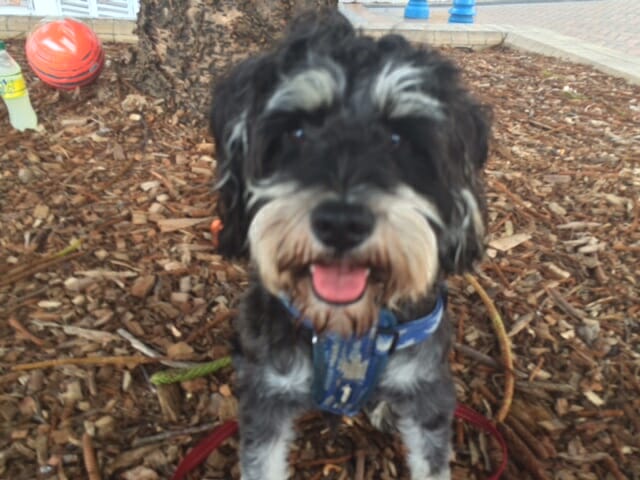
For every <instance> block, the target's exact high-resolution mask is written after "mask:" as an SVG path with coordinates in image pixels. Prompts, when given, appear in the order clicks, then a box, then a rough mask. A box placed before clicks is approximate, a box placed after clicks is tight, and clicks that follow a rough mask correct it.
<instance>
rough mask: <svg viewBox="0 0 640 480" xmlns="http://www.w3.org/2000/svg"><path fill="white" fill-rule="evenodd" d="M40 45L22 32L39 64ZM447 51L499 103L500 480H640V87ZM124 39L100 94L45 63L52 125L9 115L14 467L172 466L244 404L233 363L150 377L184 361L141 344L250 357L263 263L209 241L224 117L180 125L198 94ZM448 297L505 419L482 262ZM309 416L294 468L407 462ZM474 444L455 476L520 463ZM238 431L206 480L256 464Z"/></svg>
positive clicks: (363, 434)
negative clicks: (158, 70)
mask: <svg viewBox="0 0 640 480" xmlns="http://www.w3.org/2000/svg"><path fill="white" fill-rule="evenodd" d="M22 47H23V46H22V44H21V43H20V42H10V43H9V49H10V51H11V52H12V53H14V54H15V56H16V57H17V58H18V59H19V60H20V61H21V62H22V64H23V65H26V62H24V58H23V57H21V55H20V52H22V49H23V48H22ZM448 53H449V54H451V55H452V56H453V57H454V58H455V59H456V60H457V61H458V62H459V63H460V64H461V65H462V66H463V67H464V71H465V76H466V78H467V79H468V81H469V83H470V84H471V85H472V87H473V89H474V90H475V91H477V92H478V93H479V95H480V96H481V97H482V98H483V99H484V100H486V101H487V102H489V103H491V104H492V105H493V106H494V111H495V127H496V128H495V139H494V141H493V144H492V155H491V160H490V162H489V165H488V168H487V185H488V200H489V209H490V237H489V239H488V245H489V247H488V252H487V255H486V258H485V261H484V262H483V263H482V264H481V265H479V266H478V269H477V271H476V272H474V275H475V276H476V278H477V279H478V280H479V282H480V283H481V284H482V286H483V287H484V288H485V289H486V290H487V292H488V293H489V295H490V296H491V298H492V299H493V301H494V302H495V305H496V307H497V309H498V310H499V312H500V314H501V315H502V317H503V319H504V322H505V327H506V329H507V332H508V335H509V338H510V339H511V342H512V349H513V355H514V365H515V369H514V375H515V396H514V400H513V404H512V406H511V409H510V412H509V416H508V417H507V419H506V421H505V422H504V423H503V424H502V425H501V426H500V428H501V430H502V432H503V434H504V435H505V436H506V437H507V439H508V442H509V446H510V449H511V451H510V461H509V468H508V472H507V474H506V475H505V476H504V477H503V478H505V479H519V480H522V479H525V480H526V479H535V480H541V479H557V480H600V479H615V480H621V479H628V480H633V479H635V480H637V479H639V478H640V322H639V321H638V317H639V315H640V285H639V283H640V261H639V259H640V229H639V222H640V207H639V192H640V87H638V86H632V85H630V84H628V83H626V82H624V81H622V80H619V79H615V78H612V77H609V76H607V75H604V74H602V73H599V72H596V71H595V70H593V69H591V68H588V67H583V66H578V65H574V64H569V63H565V62H562V61H559V60H555V59H550V58H544V57H541V56H536V55H532V54H529V53H525V52H519V51H513V50H508V49H504V48H497V49H491V50H485V51H482V52H470V51H464V50H449V51H448ZM125 54H126V48H125V47H124V46H118V45H109V46H107V56H108V65H107V68H106V69H105V71H104V72H103V74H102V76H101V78H100V80H99V82H98V83H97V84H96V85H94V86H91V87H88V88H84V89H82V90H81V91H79V92H71V93H61V92H57V91H54V90H52V89H49V88H48V87H46V86H44V85H43V84H41V83H39V82H38V81H35V80H34V79H33V78H32V77H31V76H30V74H29V73H28V72H27V76H28V77H29V80H30V82H29V85H30V93H31V97H32V101H33V103H34V105H35V106H36V108H37V110H38V112H39V118H40V121H41V124H42V126H43V131H42V132H28V133H24V134H21V133H18V132H16V131H14V130H12V129H11V128H10V126H9V123H8V120H7V117H6V115H5V114H4V113H3V114H2V116H0V131H2V135H1V136H0V205H1V209H0V224H1V226H2V229H1V231H0V478H6V479H11V480H23V479H24V480H33V479H35V478H38V479H49V478H51V479H53V478H55V479H82V478H90V477H89V474H88V473H87V468H89V469H92V468H93V467H96V466H92V465H91V457H92V456H95V459H94V460H95V462H96V463H97V470H98V472H99V473H98V476H96V474H95V473H93V474H92V477H91V478H103V479H107V478H113V479H125V480H131V479H147V480H153V479H168V478H170V477H171V474H172V472H173V471H174V470H175V467H176V465H177V463H178V462H179V460H180V459H181V458H182V456H183V455H184V454H185V452H187V451H188V450H189V449H190V448H191V447H192V446H193V445H195V443H197V441H198V440H199V439H200V438H202V437H203V436H204V435H205V434H206V433H207V432H209V431H210V430H211V429H212V428H213V427H214V426H215V425H217V424H219V423H220V421H222V420H226V419H229V418H233V417H234V416H235V413H236V400H235V397H234V394H233V389H234V386H233V377H232V372H231V369H228V368H227V369H225V370H223V371H222V372H220V373H217V374H215V375H210V376H208V377H204V378H199V379H196V380H192V381H189V382H183V383H182V384H179V385H173V386H169V387H154V386H152V385H151V384H150V382H149V376H150V375H151V374H152V373H154V372H156V371H159V370H162V369H164V368H166V367H164V366H162V365H161V364H160V363H158V360H157V359H156V360H149V357H148V355H149V352H148V351H146V353H141V352H142V350H141V349H142V348H143V347H146V348H147V349H153V350H154V351H155V352H157V354H159V355H160V356H162V357H163V358H167V357H168V358H170V359H171V360H173V361H175V362H201V361H206V360H211V359H214V358H219V357H221V356H223V355H226V354H227V353H228V352H229V350H230V337H231V328H230V319H231V318H232V317H233V316H234V313H235V312H234V308H235V305H236V303H237V299H238V296H239V294H240V293H241V291H242V290H243V288H244V287H245V285H246V265H243V264H233V263H228V262H226V261H224V260H223V259H222V258H220V256H218V255H217V254H216V252H215V250H214V248H212V244H211V236H210V233H209V224H210V222H211V220H212V218H213V216H214V207H215V198H214V197H213V196H212V193H211V184H212V181H213V175H214V170H215V164H216V160H215V148H214V145H213V144H212V143H211V139H210V137H209V135H208V133H207V129H206V125H205V123H204V122H203V123H202V124H198V125H195V126H194V125H191V126H186V125H183V124H182V123H181V122H180V117H181V115H182V113H181V112H170V111H167V110H166V109H165V106H164V103H163V102H162V101H157V100H155V99H153V98H149V97H144V96H141V95H139V94H138V93H137V92H136V90H135V89H134V87H133V85H132V84H131V82H130V80H129V79H130V76H129V75H128V71H127V69H126V68H125V67H122V68H121V69H120V73H116V70H117V69H116V68H115V66H116V65H120V64H121V59H122V57H123V56H125ZM450 309H451V311H452V313H453V318H454V320H455V322H456V327H457V338H456V343H457V347H456V350H455V351H454V353H453V354H452V364H453V369H454V371H455V374H456V378H457V387H458V397H459V400H460V401H461V402H464V403H466V404H468V405H470V406H472V407H474V408H475V409H477V410H478V411H480V412H482V413H483V414H485V415H487V416H488V417H492V416H493V415H495V413H496V412H497V410H498V408H499V406H500V403H501V400H502V395H503V387H504V378H505V375H504V370H503V368H502V367H501V361H500V351H499V348H498V343H497V340H496V337H495V335H494V333H493V329H492V327H491V323H490V320H489V317H488V314H487V310H486V308H485V306H484V305H483V303H482V302H481V300H480V299H479V297H478V296H477V295H476V294H475V292H474V290H473V289H472V288H471V287H470V286H469V284H468V283H467V282H466V281H465V279H464V278H462V277H461V278H455V279H453V280H452V281H451V302H450ZM98 356H99V357H105V360H104V362H102V363H99V364H95V365H81V364H77V365H72V364H65V365H58V366H47V367H45V368H38V369H33V370H28V371H16V370H14V369H13V368H14V367H15V366H16V365H21V364H25V363H29V362H36V361H48V360H60V359H68V358H71V357H73V358H78V359H81V358H88V357H98ZM132 356H136V358H137V359H140V358H145V359H147V361H146V363H143V362H140V361H139V360H136V359H131V358H129V357H132ZM106 357H112V358H111V360H109V359H107V358H106ZM109 362H111V363H109ZM298 428H299V431H300V434H301V435H300V437H299V439H298V441H297V443H296V447H295V449H294V451H293V453H292V457H291V462H292V466H293V468H294V469H295V476H294V478H296V479H313V480H319V479H343V480H344V479H356V480H361V479H406V478H408V475H407V469H406V466H405V465H404V463H403V460H402V447H401V446H400V445H399V442H398V441H397V440H396V439H394V438H392V437H390V436H386V435H383V434H380V433H376V432H374V431H372V430H371V428H370V427H369V426H368V425H367V423H366V421H365V420H364V418H361V417H356V418H355V419H352V420H343V421H338V422H337V425H333V428H331V427H330V426H328V425H327V423H326V422H325V420H324V419H322V418H321V417H319V416H317V415H310V416H308V417H306V418H304V419H303V420H302V421H301V422H300V423H299V426H298ZM454 445H455V457H456V458H455V463H454V478H456V479H460V480H461V479H483V478H486V476H487V474H488V472H490V471H492V470H493V468H495V466H496V465H497V464H498V462H499V449H498V447H497V446H496V444H494V441H493V440H492V439H491V438H488V437H485V436H484V435H481V434H480V433H478V431H476V430H475V429H474V428H471V427H469V426H468V425H466V424H456V426H455V438H454ZM236 446H237V441H236V440H235V439H232V440H230V441H228V442H227V443H226V444H225V445H224V446H223V447H222V448H221V449H220V450H219V451H217V452H215V453H214V454H212V455H211V456H210V457H209V458H208V459H207V461H206V463H205V464H204V465H203V466H202V467H201V469H200V470H199V473H198V474H197V475H194V476H193V477H192V478H207V479H231V478H233V479H237V478H238V477H239V472H238V467H237V457H236ZM91 452H93V454H92V453H91ZM87 465H88V467H87Z"/></svg>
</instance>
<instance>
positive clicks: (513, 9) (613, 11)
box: [476, 0, 640, 57]
mask: <svg viewBox="0 0 640 480" xmlns="http://www.w3.org/2000/svg"><path fill="white" fill-rule="evenodd" d="M476 8H477V12H478V15H477V17H476V22H477V23H480V24H482V23H484V24H494V25H501V24H509V25H526V26H533V27H542V28H547V29H549V30H553V31H554V32H557V33H560V34H563V35H568V36H570V37H575V38H577V39H580V40H583V41H586V42H591V43H595V44H597V45H602V46H605V47H609V48H612V49H614V50H618V51H619V52H622V53H625V54H627V55H633V56H637V57H640V1H639V0H596V1H582V2H559V3H537V4H532V3H530V4H526V5H516V4H512V5H479V6H478V7H476Z"/></svg>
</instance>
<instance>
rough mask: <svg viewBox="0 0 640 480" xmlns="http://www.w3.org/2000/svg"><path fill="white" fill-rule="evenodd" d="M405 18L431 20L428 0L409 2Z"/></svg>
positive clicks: (410, 0)
mask: <svg viewBox="0 0 640 480" xmlns="http://www.w3.org/2000/svg"><path fill="white" fill-rule="evenodd" d="M404 18H412V19H422V20H425V19H427V18H429V5H428V4H427V0H409V3H408V4H407V6H406V7H405V9H404Z"/></svg>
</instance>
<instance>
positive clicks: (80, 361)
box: [11, 355, 162, 372]
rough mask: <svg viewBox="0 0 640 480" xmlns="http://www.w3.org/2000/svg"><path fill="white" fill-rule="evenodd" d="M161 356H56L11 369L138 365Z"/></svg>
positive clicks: (150, 361) (17, 370) (157, 360)
mask: <svg viewBox="0 0 640 480" xmlns="http://www.w3.org/2000/svg"><path fill="white" fill-rule="evenodd" d="M161 360H162V359H161V358H147V357H140V356H137V355H136V356H130V357H85V358H54V359H53V360H44V361H42V362H32V363H22V364H20V365H14V366H13V367H12V368H11V370H14V371H16V372H23V371H27V370H37V369H39V368H51V367H61V366H64V365H76V366H82V365H119V366H137V365H141V364H143V363H158V362H160V361H161Z"/></svg>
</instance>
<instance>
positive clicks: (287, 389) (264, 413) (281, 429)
mask: <svg viewBox="0 0 640 480" xmlns="http://www.w3.org/2000/svg"><path fill="white" fill-rule="evenodd" d="M252 367H253V368H252ZM252 367H248V366H247V365H243V367H241V368H240V370H239V372H238V373H239V375H238V380H239V387H240V390H239V398H240V407H239V412H238V419H239V424H240V469H241V474H242V480H286V479H287V478H289V464H288V453H289V445H290V444H291V442H292V441H293V439H294V429H293V421H294V419H295V418H296V417H297V416H298V415H299V414H300V413H302V412H303V411H304V410H305V406H306V405H307V403H305V402H308V399H307V397H308V392H307V391H304V390H301V389H297V388H292V386H295V385H296V383H295V381H296V374H297V373H299V372H298V370H304V369H302V368H298V369H293V370H292V371H289V372H286V373H283V374H280V373H276V372H275V370H274V369H273V367H270V366H260V367H256V366H252ZM298 377H301V376H300V375H298ZM299 379H300V378H298V380H299ZM303 380H306V379H303ZM301 384H303V385H306V381H302V382H301Z"/></svg>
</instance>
